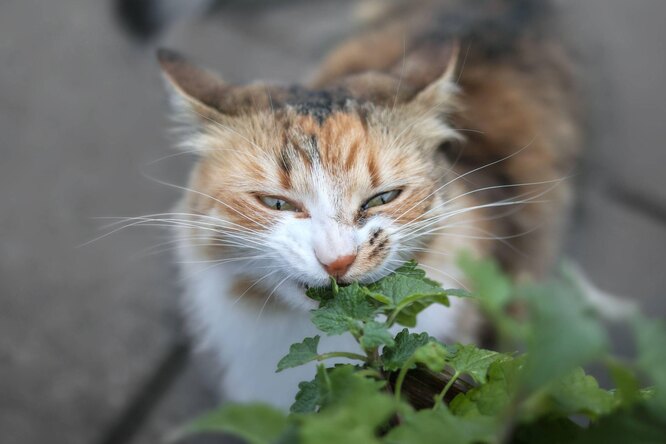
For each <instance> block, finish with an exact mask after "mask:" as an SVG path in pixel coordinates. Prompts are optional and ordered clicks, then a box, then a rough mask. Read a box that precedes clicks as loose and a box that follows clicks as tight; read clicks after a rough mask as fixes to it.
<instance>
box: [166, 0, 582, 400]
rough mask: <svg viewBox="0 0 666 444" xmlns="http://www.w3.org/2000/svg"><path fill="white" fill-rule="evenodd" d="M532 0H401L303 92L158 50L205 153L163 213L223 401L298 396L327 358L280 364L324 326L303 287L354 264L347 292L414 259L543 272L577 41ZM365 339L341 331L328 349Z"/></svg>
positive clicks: (446, 274) (554, 228) (461, 336)
mask: <svg viewBox="0 0 666 444" xmlns="http://www.w3.org/2000/svg"><path fill="white" fill-rule="evenodd" d="M521 4H522V5H523V6H525V5H526V4H527V3H526V2H508V1H492V0H489V1H467V2H458V1H448V2H433V1H422V2H420V1H419V2H405V3H403V2H396V3H395V4H394V5H393V6H392V7H390V8H388V9H385V10H383V12H382V13H381V14H375V15H374V16H373V17H374V22H373V24H371V25H368V27H367V31H366V32H365V33H363V34H361V35H358V36H354V37H353V38H352V39H350V41H349V42H347V43H345V44H343V45H342V46H341V47H340V48H339V49H337V50H336V51H334V52H333V53H332V55H331V56H330V57H329V58H328V59H327V60H326V61H325V62H324V64H323V68H322V70H321V73H320V74H319V76H318V77H317V79H316V80H315V81H314V82H313V84H312V85H310V86H308V87H298V86H294V87H279V86H274V85H264V84H253V85H246V86H233V85H228V84H226V83H225V82H223V81H222V80H220V79H219V78H217V77H216V76H215V75H213V74H211V73H209V72H207V71H204V70H202V69H200V68H197V67H195V66H194V65H192V64H190V63H188V62H187V61H186V60H185V59H183V58H182V57H180V56H178V55H177V54H174V53H172V52H168V51H162V52H160V55H159V59H160V63H161V65H162V68H163V71H164V73H165V77H166V79H167V84H168V85H169V87H170V89H171V90H172V97H173V100H174V106H175V109H176V111H177V116H178V118H179V120H180V122H181V123H182V124H183V127H184V129H185V132H184V133H183V134H184V135H183V139H182V140H183V145H184V146H185V147H187V149H191V150H196V151H197V152H198V153H199V161H198V162H197V165H196V167H195V169H194V171H193V173H192V177H191V181H190V184H189V185H188V187H187V191H186V193H185V197H184V199H183V201H182V202H181V204H180V205H179V208H178V209H177V210H176V211H175V212H174V213H172V214H170V215H167V216H165V217H163V218H162V220H163V221H165V222H167V223H170V224H172V225H175V226H176V227H177V232H178V242H179V250H178V251H179V258H180V260H181V262H182V263H183V266H182V271H183V274H184V278H185V282H186V291H185V295H184V298H183V301H184V305H185V306H186V307H187V310H188V312H189V314H190V325H191V327H192V329H193V331H194V333H195V336H196V337H197V338H198V339H199V343H200V346H201V348H203V349H206V350H208V351H211V352H213V353H214V354H215V355H216V357H217V359H218V361H219V364H220V368H221V369H223V376H222V378H221V381H222V382H221V388H222V391H223V393H224V394H225V395H226V396H227V397H230V398H232V399H237V400H254V399H262V400H266V401H269V402H272V403H274V404H276V405H280V406H288V405H289V404H290V403H291V401H292V400H293V395H294V393H295V392H296V390H297V387H296V382H297V381H299V380H303V379H308V378H310V377H311V376H312V367H305V368H302V369H299V370H293V371H288V372H283V373H280V374H277V375H276V374H275V373H274V372H273V369H274V367H275V364H276V362H277V361H278V360H279V358H280V357H281V356H282V355H284V354H285V353H286V351H287V350H288V347H289V345H290V344H291V343H293V342H296V341H299V340H301V339H302V338H303V337H305V336H309V335H312V334H314V333H315V332H314V330H313V327H312V326H311V325H310V323H309V315H308V310H310V309H311V308H313V306H314V305H313V302H312V301H311V300H309V299H308V298H307V297H306V296H305V294H304V291H305V288H306V287H307V286H320V285H326V283H327V282H328V279H329V272H330V264H332V263H334V262H335V261H336V260H338V259H340V258H352V259H353V261H352V262H351V265H350V266H349V267H348V270H343V272H341V273H339V274H336V277H337V279H338V280H339V281H340V282H341V283H348V282H352V281H361V282H368V281H374V280H376V279H378V278H380V277H381V276H384V275H386V274H387V273H390V272H391V271H392V270H394V269H395V268H397V267H398V266H399V265H400V264H401V263H402V262H403V261H405V260H407V259H410V258H416V259H417V260H418V261H419V262H420V263H421V264H422V265H423V267H424V268H425V269H426V270H427V271H428V274H429V275H430V277H431V278H433V279H436V280H438V281H441V282H443V283H444V285H445V286H447V287H460V286H464V285H465V284H464V282H462V281H461V276H460V273H459V271H458V270H457V269H456V266H455V255H456V254H457V253H458V252H459V251H460V250H463V249H465V250H469V251H472V252H473V253H474V254H477V255H493V256H495V257H497V258H498V259H500V260H501V261H502V263H503V265H504V266H505V268H506V269H507V270H509V271H510V272H512V273H514V274H516V275H525V274H529V275H533V276H538V275H540V274H542V273H544V272H545V271H547V269H548V267H549V266H550V264H551V263H552V260H553V257H554V256H555V254H556V245H557V244H558V242H557V240H558V236H559V232H560V230H561V226H562V223H563V220H564V215H565V214H566V208H567V202H568V194H569V191H568V186H567V185H566V184H565V183H561V182H562V179H563V178H564V177H565V176H566V174H567V173H568V171H569V169H570V168H571V164H572V161H573V159H574V156H575V153H576V150H577V140H578V132H577V128H576V125H575V123H574V122H575V121H576V117H575V113H574V106H573V102H572V100H571V98H570V97H571V92H572V91H571V90H572V83H571V79H570V69H569V67H568V64H567V61H566V57H565V56H564V52H563V51H562V50H561V48H559V47H558V46H557V45H555V44H554V43H553V42H552V40H551V39H550V37H549V36H548V33H547V32H545V31H544V30H545V29H546V27H545V24H544V22H543V20H542V18H540V17H539V16H538V15H534V14H526V10H525V9H524V8H522V9H521V8H520V7H519V5H521ZM527 12H528V11H527ZM459 48H460V50H459ZM391 191H399V193H398V194H397V197H396V198H395V199H394V200H391V201H389V202H386V203H385V204H383V205H378V206H371V207H369V208H368V207H367V206H366V205H365V204H366V203H367V202H368V201H369V200H370V199H371V198H373V197H374V196H377V195H380V194H381V193H386V192H391ZM266 197H268V198H270V199H276V198H277V199H280V200H281V202H284V203H285V205H286V203H288V204H289V207H288V208H289V211H284V210H281V211H279V210H278V209H276V208H271V207H269V206H267V205H266V201H265V198H266ZM262 199H263V200H262ZM285 208H287V207H285ZM292 210H295V211H292ZM327 270H329V271H327ZM418 329H420V330H423V331H428V332H429V333H430V334H432V335H435V336H438V337H440V338H442V339H444V340H449V341H451V340H461V341H471V340H478V339H479V334H480V321H479V318H478V316H477V315H476V313H475V311H474V308H473V307H472V306H468V305H466V304H465V303H464V302H461V301H455V303H454V305H453V307H452V308H451V309H441V308H431V309H429V310H427V311H426V312H424V313H423V314H422V315H421V316H420V318H419V324H418ZM352 346H353V344H351V343H349V341H347V340H346V339H345V338H343V337H333V338H326V339H325V341H324V342H323V345H322V349H323V350H326V349H327V348H340V347H343V348H349V347H352Z"/></svg>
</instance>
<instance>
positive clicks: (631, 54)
mask: <svg viewBox="0 0 666 444" xmlns="http://www.w3.org/2000/svg"><path fill="white" fill-rule="evenodd" d="M559 3H561V4H563V5H564V8H563V9H564V11H565V13H566V17H567V20H568V21H567V26H568V31H569V32H568V35H569V36H570V37H571V39H572V40H573V41H574V44H576V45H577V47H578V48H579V50H580V51H581V53H583V54H584V57H585V59H586V60H587V69H588V72H587V73H586V76H587V81H586V91H585V94H587V95H588V97H590V98H591V99H592V101H593V103H591V107H592V109H593V111H594V115H592V116H590V118H589V123H590V124H591V127H592V129H593V131H594V135H595V138H596V139H597V141H596V143H595V144H594V145H593V146H589V147H588V152H589V153H588V156H587V162H588V164H589V165H588V169H591V170H594V171H590V173H592V174H598V175H603V176H605V177H606V178H607V179H608V180H610V181H611V182H612V183H613V184H614V185H615V186H617V187H620V188H625V189H628V190H630V191H631V193H634V194H639V195H641V196H642V197H643V198H644V199H646V200H649V201H650V202H652V205H657V206H660V207H662V208H665V209H666V188H665V187H664V186H663V185H664V175H663V168H664V165H666V149H664V142H663V140H664V137H663V129H664V116H666V100H664V90H663V88H662V86H661V84H662V83H663V79H664V78H666V57H664V53H665V52H664V51H665V43H664V26H663V24H664V17H666V2H664V1H661V0H641V1H638V2H627V1H623V0H586V1H584V2H580V1H576V0H560V2H559Z"/></svg>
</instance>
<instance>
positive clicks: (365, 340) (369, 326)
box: [361, 321, 395, 350]
mask: <svg viewBox="0 0 666 444" xmlns="http://www.w3.org/2000/svg"><path fill="white" fill-rule="evenodd" d="M394 344H395V341H394V340H393V335H392V334H391V332H390V331H389V330H388V328H386V326H385V325H384V324H381V323H379V322H376V321H368V322H366V323H365V325H364V326H363V336H361V347H363V349H364V350H371V349H373V348H377V347H381V346H383V345H388V346H393V345H394Z"/></svg>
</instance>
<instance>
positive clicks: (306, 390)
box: [289, 378, 321, 413]
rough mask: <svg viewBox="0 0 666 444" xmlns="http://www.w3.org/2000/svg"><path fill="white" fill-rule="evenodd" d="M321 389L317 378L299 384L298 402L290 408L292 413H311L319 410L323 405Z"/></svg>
mask: <svg viewBox="0 0 666 444" xmlns="http://www.w3.org/2000/svg"><path fill="white" fill-rule="evenodd" d="M320 393H321V388H320V386H319V380H318V379H317V378H315V379H313V380H312V381H307V382H306V381H303V382H300V383H299V384H298V393H296V400H295V401H294V403H293V404H292V405H291V407H290V408H289V411H291V412H292V413H311V412H315V411H316V410H317V406H318V405H319V404H320V403H321V397H320Z"/></svg>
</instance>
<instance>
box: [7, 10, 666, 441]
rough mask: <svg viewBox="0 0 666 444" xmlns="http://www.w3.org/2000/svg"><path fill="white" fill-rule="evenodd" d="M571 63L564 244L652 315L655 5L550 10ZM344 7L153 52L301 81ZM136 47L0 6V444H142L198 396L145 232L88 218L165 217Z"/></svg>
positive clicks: (198, 379) (166, 261) (151, 95)
mask: <svg viewBox="0 0 666 444" xmlns="http://www.w3.org/2000/svg"><path fill="white" fill-rule="evenodd" d="M559 3H561V4H563V5H564V8H565V12H566V14H565V15H566V22H567V24H568V25H567V26H568V27H569V28H570V31H571V32H570V34H569V35H571V36H573V38H574V40H577V41H581V42H583V44H582V46H581V47H582V54H583V56H584V58H585V59H586V60H589V61H590V62H589V66H590V69H591V71H590V75H589V79H590V81H589V82H588V83H589V90H590V94H591V96H592V97H594V98H595V101H594V104H595V106H594V109H595V112H594V114H593V116H594V117H593V119H592V121H591V123H590V125H591V127H592V129H593V134H594V137H593V139H592V141H591V143H590V147H589V150H588V156H587V158H586V159H585V162H584V166H583V167H582V169H581V172H580V175H579V181H580V184H581V189H582V190H581V193H580V195H581V200H580V205H579V211H578V212H577V218H576V220H575V223H574V225H573V230H572V233H571V236H570V246H569V251H570V254H572V255H573V256H575V257H576V258H577V259H578V260H579V261H580V262H581V264H582V265H583V266H584V268H585V269H586V270H587V271H588V272H589V274H590V275H591V277H592V278H593V280H594V281H596V282H597V283H598V284H599V285H600V286H601V287H602V288H603V289H605V290H607V291H610V292H615V293H618V294H624V295H627V296H632V297H635V298H636V299H637V300H639V301H640V302H641V304H643V306H644V307H646V309H647V310H648V312H649V313H652V314H654V315H655V316H661V317H664V315H666V303H665V302H664V299H663V298H662V293H661V290H662V288H664V287H666V274H665V273H664V272H663V268H664V259H665V258H666V191H665V190H666V187H664V185H665V184H666V182H665V179H664V177H663V172H662V170H663V167H664V165H666V150H664V149H663V147H662V146H661V145H662V139H663V137H662V127H663V122H664V116H666V92H665V91H666V89H664V87H663V84H662V83H663V79H665V78H666V58H665V57H664V56H663V48H662V46H663V41H664V37H665V36H664V30H663V27H662V22H663V18H664V17H666V3H664V2H663V1H662V0H642V1H641V2H626V1H623V0H588V1H586V2H576V1H575V0H560V2H559ZM348 18H349V8H348V3H347V2H341V1H337V2H336V1H333V0H327V1H321V2H294V3H290V4H288V5H285V6H282V7H270V8H268V7H263V8H260V9H248V8H244V9H242V10H223V11H221V12H220V13H218V14H217V15H215V16H211V17H207V18H205V19H202V20H199V21H198V22H197V23H196V24H194V23H185V24H182V25H180V26H178V27H177V28H176V29H174V30H173V31H172V32H171V33H170V34H169V35H167V36H165V37H164V39H163V40H162V41H160V42H159V43H160V44H162V45H165V46H171V47H174V48H176V49H180V50H183V51H184V52H186V53H188V54H191V55H192V56H193V57H194V58H195V59H198V60H201V61H202V62H205V63H207V64H208V65H209V66H210V67H211V68H214V69H217V70H219V71H220V72H221V73H223V75H224V76H225V77H226V78H227V79H229V80H231V81H247V80H249V79H256V78H267V79H272V80H281V81H293V80H298V79H303V78H306V77H307V76H308V75H309V74H310V73H311V72H312V69H313V68H314V66H316V63H317V60H318V59H319V58H320V57H321V55H322V54H323V53H324V52H325V50H326V49H327V48H328V47H330V46H331V45H332V44H333V43H334V42H335V41H337V40H339V38H340V37H341V36H342V35H343V34H344V33H345V31H347V30H348V29H349V27H350V25H349V23H350V21H349V19H348ZM153 50H154V47H153V46H151V45H145V46H141V45H137V44H135V43H133V42H131V41H129V40H128V39H126V37H125V36H124V34H123V33H122V32H120V31H119V29H118V28H117V26H116V24H115V23H114V21H113V19H112V16H111V13H110V5H108V4H107V3H105V2H102V1H96V2H92V1H86V0H61V1H58V2H45V1H41V2H40V1H37V0H5V1H4V2H3V3H2V5H0V67H1V68H0V147H1V148H0V149H1V150H2V154H3V157H2V161H0V203H1V205H2V206H1V207H0V208H2V210H0V242H1V243H0V245H1V250H0V442H2V443H3V444H33V443H34V444H38V443H39V444H41V443H46V442H48V443H50V444H60V443H62V444H79V443H86V444H94V443H104V444H121V443H128V442H130V441H132V442H134V443H155V442H158V441H159V440H160V439H161V437H162V436H163V435H164V433H165V432H167V431H168V430H169V429H170V427H172V426H175V425H178V424H180V423H182V422H183V421H184V420H185V419H187V418H189V417H191V416H192V415H194V414H196V413H197V412H200V411H202V410H205V409H207V408H210V407H211V406H212V405H214V399H213V398H212V396H211V395H210V394H209V393H208V392H207V391H206V390H205V388H204V384H203V383H202V380H203V379H204V376H203V374H205V369H198V368H196V366H194V365H192V363H191V360H190V359H189V358H188V352H187V347H186V345H183V340H182V335H181V329H180V324H179V318H178V315H177V310H176V297H177V282H174V279H173V277H172V276H173V271H174V270H173V267H172V266H171V265H170V258H169V255H168V254H163V255H154V254H151V253H150V252H148V251H146V250H145V249H146V248H148V247H150V246H152V245H155V244H156V243H158V242H160V241H161V240H162V239H163V237H164V236H165V234H164V233H155V232H154V231H153V230H128V231H125V232H123V233H122V234H118V235H114V236H110V237H108V238H105V239H102V240H99V241H96V242H93V243H91V244H88V245H85V246H80V245H81V244H83V243H85V242H86V241H89V240H91V239H94V238H95V237H96V236H98V235H100V234H101V233H102V232H103V231H101V230H100V227H101V226H102V225H103V224H104V223H105V222H106V221H104V220H100V219H95V217H100V216H119V215H122V216H131V215H138V214H146V213H151V212H155V213H157V212H161V211H165V209H168V208H169V207H170V205H171V204H172V203H173V202H174V201H175V199H176V198H177V196H178V192H177V191H176V190H172V189H169V188H168V187H165V186H163V185H160V184H158V183H157V182H155V181H154V180H151V177H152V178H156V179H159V180H163V181H167V182H172V183H183V181H184V180H185V177H186V174H187V171H188V166H189V162H190V161H191V159H185V158H184V156H178V157H173V158H170V159H166V160H163V161H159V162H156V163H153V162H154V161H155V160H157V159H159V158H161V157H163V156H166V155H168V154H170V151H169V142H168V137H167V132H166V130H165V129H166V128H167V127H168V120H167V118H166V117H165V110H166V100H165V98H164V94H163V91H162V87H161V83H160V78H159V73H158V70H157V68H156V64H155V62H154V58H153Z"/></svg>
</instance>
